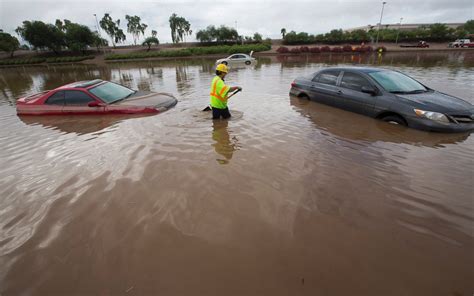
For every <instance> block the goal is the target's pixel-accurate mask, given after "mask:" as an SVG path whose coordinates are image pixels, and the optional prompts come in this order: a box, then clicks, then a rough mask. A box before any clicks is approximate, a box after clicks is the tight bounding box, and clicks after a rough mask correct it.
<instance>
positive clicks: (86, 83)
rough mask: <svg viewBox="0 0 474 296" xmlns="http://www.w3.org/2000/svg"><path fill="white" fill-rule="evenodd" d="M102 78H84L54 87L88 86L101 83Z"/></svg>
mask: <svg viewBox="0 0 474 296" xmlns="http://www.w3.org/2000/svg"><path fill="white" fill-rule="evenodd" d="M102 82H104V80H102V79H94V80H84V81H76V82H73V83H69V84H66V85H63V86H60V87H58V88H56V89H64V88H88V87H90V86H94V85H96V84H99V83H102Z"/></svg>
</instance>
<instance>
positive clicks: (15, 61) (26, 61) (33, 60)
mask: <svg viewBox="0 0 474 296" xmlns="http://www.w3.org/2000/svg"><path fill="white" fill-rule="evenodd" d="M44 61H46V59H43V58H30V59H13V60H0V65H25V64H39V63H42V62H44Z"/></svg>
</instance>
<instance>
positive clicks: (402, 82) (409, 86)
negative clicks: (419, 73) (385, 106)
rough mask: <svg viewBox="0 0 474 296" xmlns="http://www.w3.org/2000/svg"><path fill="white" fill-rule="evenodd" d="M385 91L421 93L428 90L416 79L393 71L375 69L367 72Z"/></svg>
mask: <svg viewBox="0 0 474 296" xmlns="http://www.w3.org/2000/svg"><path fill="white" fill-rule="evenodd" d="M369 75H370V76H371V77H372V78H373V79H375V81H377V82H378V83H379V84H380V85H381V86H382V87H383V88H384V89H385V90H386V91H389V92H391V93H405V94H409V93H421V92H426V91H428V90H427V89H426V87H424V86H423V85H422V84H420V83H419V82H417V81H416V80H414V79H412V78H410V77H408V76H406V75H403V74H402V73H400V72H395V71H377V72H372V73H369Z"/></svg>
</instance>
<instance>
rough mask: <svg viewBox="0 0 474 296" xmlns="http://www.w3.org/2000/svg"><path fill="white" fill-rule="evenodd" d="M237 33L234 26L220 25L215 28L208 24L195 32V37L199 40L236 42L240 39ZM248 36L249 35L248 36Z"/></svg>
mask: <svg viewBox="0 0 474 296" xmlns="http://www.w3.org/2000/svg"><path fill="white" fill-rule="evenodd" d="M240 38H242V37H240V36H239V33H238V32H237V30H235V29H234V28H229V27H226V26H220V27H219V28H216V27H214V26H208V27H207V28H206V29H204V30H199V31H198V32H197V34H196V39H198V40H199V41H201V42H213V41H216V42H232V43H234V42H237V41H239V40H241V39H240ZM249 38H250V37H249Z"/></svg>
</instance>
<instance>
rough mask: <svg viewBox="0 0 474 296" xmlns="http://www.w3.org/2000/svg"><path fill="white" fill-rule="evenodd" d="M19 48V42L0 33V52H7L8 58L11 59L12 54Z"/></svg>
mask: <svg viewBox="0 0 474 296" xmlns="http://www.w3.org/2000/svg"><path fill="white" fill-rule="evenodd" d="M19 48H20V42H18V39H16V37H14V36H12V35H10V34H8V33H4V32H3V31H0V51H5V52H8V53H9V54H10V57H13V53H14V52H15V50H17V49H19Z"/></svg>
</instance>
